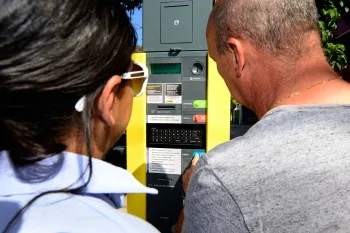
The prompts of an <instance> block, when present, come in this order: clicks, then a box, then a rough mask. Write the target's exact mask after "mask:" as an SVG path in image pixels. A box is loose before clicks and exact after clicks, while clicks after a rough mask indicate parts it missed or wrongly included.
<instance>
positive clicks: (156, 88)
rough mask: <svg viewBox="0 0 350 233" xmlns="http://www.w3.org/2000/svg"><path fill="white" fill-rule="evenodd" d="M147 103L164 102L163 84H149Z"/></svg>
mask: <svg viewBox="0 0 350 233" xmlns="http://www.w3.org/2000/svg"><path fill="white" fill-rule="evenodd" d="M146 95H147V103H149V104H162V103H163V85H162V84H148V85H147V89H146Z"/></svg>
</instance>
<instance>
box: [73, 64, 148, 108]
mask: <svg viewBox="0 0 350 233" xmlns="http://www.w3.org/2000/svg"><path fill="white" fill-rule="evenodd" d="M148 76H149V72H148V68H147V66H145V65H144V64H141V63H139V62H134V63H133V66H132V69H131V71H130V72H127V73H125V74H123V75H122V76H120V77H121V78H122V79H123V80H131V81H132V84H133V91H134V97H138V96H141V95H142V94H143V93H144V92H145V90H146V86H147V83H148ZM85 99H86V96H85V95H84V96H82V97H81V98H80V99H79V100H78V101H77V103H76V104H75V110H76V111H77V112H82V111H83V110H84V106H85Z"/></svg>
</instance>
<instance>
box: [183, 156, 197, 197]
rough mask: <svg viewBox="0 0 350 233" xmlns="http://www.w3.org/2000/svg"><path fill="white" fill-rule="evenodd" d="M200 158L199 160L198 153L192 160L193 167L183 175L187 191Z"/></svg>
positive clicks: (184, 186) (185, 190)
mask: <svg viewBox="0 0 350 233" xmlns="http://www.w3.org/2000/svg"><path fill="white" fill-rule="evenodd" d="M198 160H199V156H198V155H196V156H195V157H194V158H193V160H192V165H191V168H190V169H188V170H187V171H186V172H185V174H184V175H183V177H182V184H183V189H184V192H187V186H188V183H189V182H190V178H191V174H192V172H193V170H194V168H195V166H196V163H197V161H198Z"/></svg>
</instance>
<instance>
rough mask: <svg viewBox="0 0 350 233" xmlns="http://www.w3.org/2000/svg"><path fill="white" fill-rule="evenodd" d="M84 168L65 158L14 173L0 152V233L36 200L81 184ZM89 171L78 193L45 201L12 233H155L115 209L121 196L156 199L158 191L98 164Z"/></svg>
mask: <svg viewBox="0 0 350 233" xmlns="http://www.w3.org/2000/svg"><path fill="white" fill-rule="evenodd" d="M87 164H88V157H86V156H81V155H77V154H73V153H68V152H64V153H61V154H58V155H55V156H52V157H50V158H47V159H45V160H42V161H40V162H37V163H35V164H34V165H31V166H26V167H23V168H16V171H15V168H14V167H13V165H12V163H11V161H10V159H9V157H8V153H7V152H5V151H3V152H0V232H2V231H3V230H4V228H5V227H6V225H7V224H8V222H9V221H10V220H11V219H12V217H13V216H14V215H15V214H16V213H17V212H18V211H19V210H20V209H21V208H22V207H23V206H25V205H26V204H27V203H28V202H29V201H30V200H31V199H32V198H34V197H35V196H37V195H39V194H41V193H43V192H46V191H51V190H60V189H65V188H67V187H69V188H74V187H79V186H81V185H82V184H84V183H85V181H86V180H87V179H88V172H86V173H85V174H84V175H83V176H82V174H83V173H84V171H85V169H86V167H87ZM92 167H93V168H92V171H93V173H92V178H91V180H90V182H89V184H88V185H87V187H86V189H85V190H84V191H83V192H82V193H80V194H76V195H72V194H66V193H58V194H48V195H44V196H43V197H41V198H39V199H38V200H37V201H35V202H34V203H33V204H32V205H30V207H29V208H28V209H27V210H26V211H25V212H24V214H23V215H22V216H20V217H19V218H18V219H17V220H16V222H15V224H14V225H13V227H12V230H11V231H10V232H19V233H32V232H33V233H41V232H43V233H51V232H57V233H58V232H59V233H68V232H70V233H80V232H81V233H90V232H91V233H92V232H94V233H96V232H103V233H109V232H126V233H139V232H143V233H154V232H159V231H157V230H156V229H155V228H154V227H153V226H151V225H150V224H149V223H147V222H145V221H144V220H141V219H139V218H137V217H135V216H132V215H129V214H127V213H124V212H121V211H118V210H117V209H116V207H118V206H120V204H121V203H120V200H121V199H120V196H121V195H122V194H124V193H148V194H157V190H155V189H151V188H147V187H145V186H143V185H142V184H141V183H139V182H138V181H137V180H136V179H135V178H134V177H133V176H132V174H131V173H129V172H128V171H126V170H124V169H122V168H119V167H115V166H113V165H111V164H108V163H106V162H103V161H101V160H97V159H92Z"/></svg>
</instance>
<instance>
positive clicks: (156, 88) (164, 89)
mask: <svg viewBox="0 0 350 233" xmlns="http://www.w3.org/2000/svg"><path fill="white" fill-rule="evenodd" d="M146 95H147V103H148V104H182V84H181V83H163V84H162V83H156V84H154V83H152V84H148V85H147V89H146Z"/></svg>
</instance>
